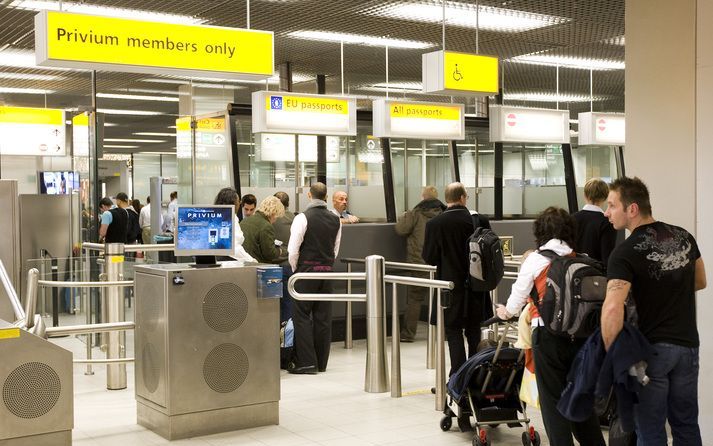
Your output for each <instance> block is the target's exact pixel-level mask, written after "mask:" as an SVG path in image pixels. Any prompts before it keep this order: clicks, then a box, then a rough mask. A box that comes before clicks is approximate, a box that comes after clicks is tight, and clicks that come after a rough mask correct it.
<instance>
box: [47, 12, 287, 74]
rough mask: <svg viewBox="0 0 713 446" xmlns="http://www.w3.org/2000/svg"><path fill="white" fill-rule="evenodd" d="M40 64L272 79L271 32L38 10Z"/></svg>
mask: <svg viewBox="0 0 713 446" xmlns="http://www.w3.org/2000/svg"><path fill="white" fill-rule="evenodd" d="M35 53H36V57H37V64H38V65H47V66H61V67H69V68H87V69H102V68H104V69H111V70H112V71H128V72H139V73H157V74H178V75H191V74H193V75H201V76H213V77H230V78H242V79H265V78H267V77H270V76H272V74H273V65H274V61H273V58H274V54H273V33H272V32H268V31H255V30H246V29H237V28H224V27H216V26H199V25H178V24H172V23H157V22H146V21H139V20H130V19H121V18H114V17H100V16H91V15H84V14H72V13H66V12H57V11H42V12H40V13H39V14H38V15H37V16H36V17H35Z"/></svg>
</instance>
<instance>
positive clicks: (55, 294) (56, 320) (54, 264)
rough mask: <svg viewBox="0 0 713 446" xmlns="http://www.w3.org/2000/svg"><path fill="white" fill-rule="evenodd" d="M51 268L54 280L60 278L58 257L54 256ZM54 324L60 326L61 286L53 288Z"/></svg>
mask: <svg viewBox="0 0 713 446" xmlns="http://www.w3.org/2000/svg"><path fill="white" fill-rule="evenodd" d="M50 268H51V270H52V280H53V281H55V282H56V281H58V280H59V265H57V259H56V258H54V257H52V260H51V263H50ZM52 326H53V327H58V326H59V288H52Z"/></svg>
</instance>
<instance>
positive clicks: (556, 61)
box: [508, 54, 625, 71]
mask: <svg viewBox="0 0 713 446" xmlns="http://www.w3.org/2000/svg"><path fill="white" fill-rule="evenodd" d="M508 62H516V63H526V64H534V65H547V66H560V67H564V68H576V69H580V70H597V71H599V70H623V69H624V68H625V64H624V62H623V61H617V60H604V59H585V58H582V57H568V56H554V55H547V54H526V55H524V56H517V57H512V58H510V59H508Z"/></svg>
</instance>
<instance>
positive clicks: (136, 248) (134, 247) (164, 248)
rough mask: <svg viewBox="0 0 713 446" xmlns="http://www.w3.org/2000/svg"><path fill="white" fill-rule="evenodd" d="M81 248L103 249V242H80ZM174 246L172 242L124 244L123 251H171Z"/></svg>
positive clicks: (90, 249) (89, 249)
mask: <svg viewBox="0 0 713 446" xmlns="http://www.w3.org/2000/svg"><path fill="white" fill-rule="evenodd" d="M82 248H84V249H86V250H88V251H104V244H103V243H91V242H85V243H82ZM175 248H176V245H174V244H150V245H124V252H137V251H145V252H149V251H173V250H174V249H175Z"/></svg>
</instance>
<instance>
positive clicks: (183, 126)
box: [176, 116, 191, 132]
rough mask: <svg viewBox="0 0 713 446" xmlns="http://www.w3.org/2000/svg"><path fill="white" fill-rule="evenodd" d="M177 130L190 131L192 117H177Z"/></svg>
mask: <svg viewBox="0 0 713 446" xmlns="http://www.w3.org/2000/svg"><path fill="white" fill-rule="evenodd" d="M176 131H177V132H189V131H191V117H190V116H188V117H186V118H178V119H176Z"/></svg>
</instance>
